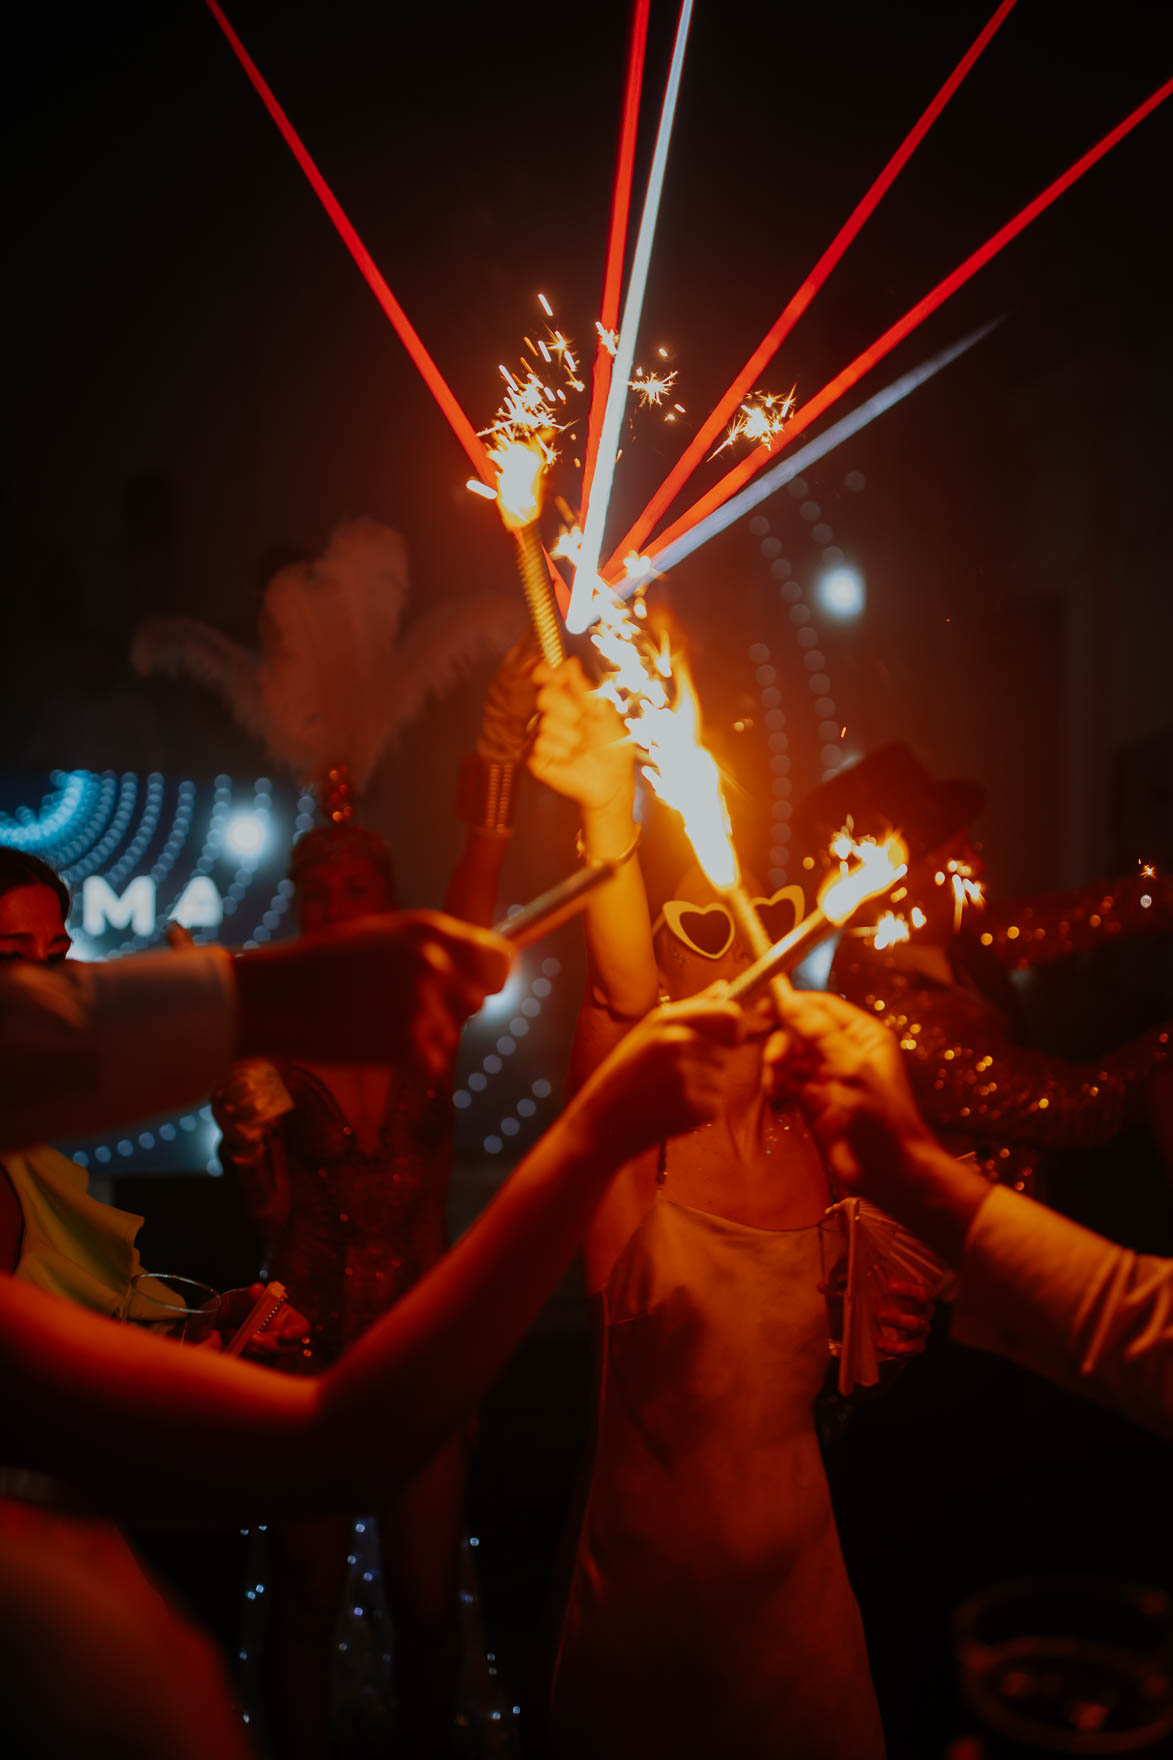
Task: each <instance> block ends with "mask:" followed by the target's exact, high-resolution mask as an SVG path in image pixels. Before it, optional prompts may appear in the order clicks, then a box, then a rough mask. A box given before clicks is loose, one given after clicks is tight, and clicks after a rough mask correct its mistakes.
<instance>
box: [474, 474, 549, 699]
mask: <svg viewBox="0 0 1173 1760" xmlns="http://www.w3.org/2000/svg"><path fill="white" fill-rule="evenodd" d="M489 456H490V458H491V459H492V461H493V463H494V464H495V466H496V467H497V505H498V507H499V508H500V510H501V518H502V520H503V521H504V522H505V528H506V530H507V531H510V532H512V533H513V540H514V543H515V544H516V545H517V566H518V570H519V572H520V574H521V586H522V591H523V592H524V593H525V598H526V603H527V605H528V606H529V613H530V617H531V618H532V619H533V626H534V631H535V634H536V635H537V638H538V646H539V647H540V648H541V650H542V659H543V660H544V661H545V662H546V665H547V666H560V665H561V664H562V661H563V660H564V659H565V658H566V651H565V649H564V648H563V646H562V631H561V627H560V625H559V620H558V610H557V607H556V605H555V603H554V592H553V587H552V585H551V581H550V570H549V567H548V565H547V562H546V556H545V552H544V550H543V549H542V540H541V538H540V536H539V535H538V514H539V513H540V512H541V509H542V501H541V482H542V473H543V471H544V470H545V468H546V459H545V456H544V454H543V452H542V450H541V448H540V447H539V446H538V445H536V444H534V443H533V442H530V441H524V440H507V441H504V442H503V443H502V445H501V446H499V447H498V448H497V450H496V451H494V452H492V453H490V455H489Z"/></svg>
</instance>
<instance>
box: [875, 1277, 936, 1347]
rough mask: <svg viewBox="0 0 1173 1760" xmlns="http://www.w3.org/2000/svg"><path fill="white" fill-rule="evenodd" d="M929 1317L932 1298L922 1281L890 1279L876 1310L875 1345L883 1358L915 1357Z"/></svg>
mask: <svg viewBox="0 0 1173 1760" xmlns="http://www.w3.org/2000/svg"><path fill="white" fill-rule="evenodd" d="M932 1318H933V1302H932V1297H931V1296H930V1295H929V1293H928V1291H927V1290H926V1289H925V1287H924V1285H923V1284H921V1283H912V1282H910V1281H908V1280H906V1279H903V1278H897V1277H893V1278H891V1279H890V1280H889V1282H888V1285H887V1287H886V1289H885V1290H884V1299H883V1301H882V1302H881V1303H880V1305H879V1307H878V1308H877V1309H876V1327H877V1335H876V1344H877V1347H878V1348H879V1350H880V1351H881V1352H882V1354H883V1355H884V1356H886V1357H915V1356H919V1355H920V1353H921V1352H922V1351H923V1350H924V1348H925V1344H926V1342H927V1340H928V1334H929V1327H930V1325H931V1324H932Z"/></svg>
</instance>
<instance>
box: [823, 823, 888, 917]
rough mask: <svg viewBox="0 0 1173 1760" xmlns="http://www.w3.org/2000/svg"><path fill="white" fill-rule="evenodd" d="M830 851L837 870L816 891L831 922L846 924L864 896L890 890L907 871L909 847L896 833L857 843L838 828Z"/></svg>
mask: <svg viewBox="0 0 1173 1760" xmlns="http://www.w3.org/2000/svg"><path fill="white" fill-rule="evenodd" d="M831 854H832V855H833V856H836V857H838V860H839V873H838V874H837V875H836V876H835V877H833V878H832V879H831V880H829V881H828V882H827V884H826V885H825V886H824V887H823V890H822V892H821V893H820V894H819V909H820V910H821V911H822V913H823V915H824V916H825V917H826V918H827V921H828V922H830V923H835V924H843V923H845V922H846V921H847V919H848V917H850V916H851V915H852V914H853V912H855V911H857V910H858V909H859V907H860V905H861V904H863V903H864V902H865V901H866V900H867V899H869V898H875V897H878V896H879V895H880V894H881V893H884V892H887V891H889V889H890V888H891V886H892V882H893V881H894V880H899V879H900V877H901V876H902V875H904V874H907V872H908V848H907V845H906V844H905V842H904V840H903V838H901V837H899V836H897V835H896V833H895V832H893V834H892V835H891V836H890V837H886V838H884V840H883V842H882V843H877V842H876V840H875V838H873V837H863V838H860V840H859V841H858V842H857V841H856V840H855V838H854V837H853V836H852V835H851V832H850V831H841V832H840V833H839V835H838V836H837V837H835V838H833V839H832V842H831ZM852 861H854V862H855V866H854V867H852V866H851V865H850V864H851V862H852ZM896 939H898V940H903V939H904V937H903V936H897V937H896Z"/></svg>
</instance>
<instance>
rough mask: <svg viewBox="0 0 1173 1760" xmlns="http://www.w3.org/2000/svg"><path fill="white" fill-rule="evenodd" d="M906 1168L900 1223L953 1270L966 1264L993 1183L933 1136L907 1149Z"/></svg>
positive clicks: (907, 1146)
mask: <svg viewBox="0 0 1173 1760" xmlns="http://www.w3.org/2000/svg"><path fill="white" fill-rule="evenodd" d="M902 1162H903V1166H902V1172H903V1179H902V1184H901V1190H900V1194H899V1204H900V1208H899V1211H898V1212H896V1213H897V1214H898V1215H899V1219H900V1220H901V1221H904V1222H907V1224H908V1226H909V1227H910V1228H911V1229H912V1230H913V1232H914V1234H916V1235H917V1236H919V1238H920V1239H921V1240H923V1241H925V1242H927V1244H928V1245H929V1246H931V1247H933V1248H934V1249H935V1251H936V1252H938V1253H939V1254H940V1255H941V1257H942V1258H943V1259H945V1260H947V1261H948V1263H949V1264H950V1265H953V1266H956V1265H958V1264H960V1262H961V1254H962V1251H963V1249H964V1247H965V1241H966V1237H967V1235H968V1234H969V1231H970V1228H971V1227H972V1225H973V1221H974V1218H975V1217H976V1215H977V1213H978V1211H979V1210H980V1209H981V1207H982V1205H983V1204H984V1203H985V1201H986V1199H987V1198H988V1197H989V1195H990V1191H991V1186H990V1183H989V1181H988V1180H987V1179H986V1178H985V1176H984V1174H982V1173H979V1172H978V1170H977V1168H976V1167H973V1166H972V1165H968V1164H966V1163H964V1162H960V1161H957V1160H955V1159H954V1157H953V1156H952V1155H950V1154H949V1153H948V1151H947V1150H945V1149H943V1148H942V1147H941V1145H940V1144H939V1143H938V1142H936V1141H935V1140H934V1139H933V1138H932V1137H930V1136H928V1135H927V1134H926V1135H925V1136H923V1137H917V1138H916V1139H915V1140H913V1141H911V1142H909V1143H907V1144H906V1145H905V1146H904V1149H903V1156H902Z"/></svg>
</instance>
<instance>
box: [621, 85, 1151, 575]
mask: <svg viewBox="0 0 1173 1760" xmlns="http://www.w3.org/2000/svg"><path fill="white" fill-rule="evenodd" d="M1170 94H1173V79H1169V80H1166V82H1165V84H1164V85H1163V86H1161V87H1160V88H1159V89H1158V90H1157V91H1155V92H1154V93H1153V94H1152V96H1151V97H1149V98H1146V99H1145V101H1144V103H1143V104H1138V105H1137V107H1136V109H1135V110H1133V111H1131V112H1130V114H1129V115H1128V116H1126V117H1125V118H1124V120H1123V122H1119V123H1117V125H1116V127H1115V128H1114V129H1112V130H1111V131H1110V132H1109V133H1108V134H1106V135H1105V136H1104V138H1103V139H1102V140H1100V141H1097V143H1096V145H1095V146H1094V147H1090V148H1089V149H1088V151H1087V152H1086V153H1084V155H1083V156H1082V158H1080V159H1077V160H1076V162H1075V164H1074V165H1072V166H1070V167H1069V168H1068V169H1067V170H1066V171H1065V172H1064V173H1063V174H1062V176H1060V177H1057V178H1056V179H1055V180H1054V182H1053V183H1049V184H1048V185H1047V187H1046V189H1045V190H1043V191H1042V193H1041V194H1040V195H1037V196H1036V197H1035V198H1034V200H1033V201H1032V202H1028V203H1027V205H1026V207H1025V208H1023V209H1021V210H1020V212H1019V213H1017V214H1016V215H1015V216H1014V218H1013V219H1012V220H1008V221H1007V222H1006V224H1005V225H1004V226H1001V227H999V229H998V231H997V232H995V233H993V234H992V235H991V236H990V237H989V238H988V239H987V240H986V242H985V243H984V244H982V245H979V246H978V248H977V250H975V251H973V252H971V254H970V255H969V256H968V257H966V259H965V261H964V262H963V263H960V264H959V265H958V267H957V268H956V269H954V270H953V271H952V273H951V274H949V275H946V277H945V279H944V280H943V281H939V282H938V283H937V285H936V287H934V288H933V289H932V290H931V292H929V293H927V294H925V296H924V298H923V299H921V300H918V301H917V303H916V305H914V306H912V307H911V308H910V309H909V310H908V311H907V312H905V314H904V316H903V317H902V318H898V319H897V320H896V322H895V323H894V324H892V325H890V326H889V328H888V329H887V330H885V331H884V334H883V335H882V336H880V337H878V338H877V339H876V341H875V342H873V343H872V345H871V347H870V348H865V349H864V351H863V353H862V354H859V355H857V356H856V358H855V359H854V360H853V361H852V362H851V363H850V365H849V366H846V367H844V369H843V371H842V372H841V373H839V374H837V375H836V377H835V378H834V379H831V380H830V381H829V382H828V383H827V384H826V385H824V386H823V388H822V390H821V391H818V392H816V394H815V395H814V397H812V398H809V399H808V401H807V402H806V403H804V404H803V405H802V407H801V408H800V409H798V410H796V411H795V413H794V415H793V416H791V418H790V420H789V422H788V423H787V424H786V429H785V432H784V433H783V434H782V435H781V436H780V437H779V438H778V439H776V440H773V441H767V442H764V443H763V444H762V445H761V446H757V447H755V448H754V450H753V452H751V453H749V454H748V455H747V456H746V457H745V458H743V459H741V460H740V461H739V462H738V463H737V464H736V465H734V466H733V468H732V469H731V470H729V471H727V472H726V473H725V475H724V476H723V477H722V478H721V480H720V482H719V483H716V484H714V486H713V488H711V489H710V490H709V491H708V492H707V493H706V494H704V495H702V496H701V497H700V499H699V500H697V501H695V502H694V503H693V504H692V506H691V507H690V508H688V509H687V511H686V512H685V513H683V514H681V516H680V518H679V519H678V520H676V521H675V522H674V523H673V524H672V525H671V526H669V527H668V529H667V531H666V532H663V533H662V534H661V536H660V537H659V538H657V540H656V542H655V543H654V544H652V545H650V546H649V548H648V550H647V551H646V555H647V556H648V557H650V558H658V557H659V556H660V555H661V554H662V553H663V551H665V550H666V549H667V548H668V546H669V545H670V544H673V543H675V541H676V540H677V539H678V538H680V537H682V536H683V535H684V534H685V533H686V532H689V531H691V530H692V528H693V527H694V526H695V525H698V524H699V523H700V521H701V520H702V519H703V518H704V517H705V516H706V514H708V513H711V512H712V511H714V510H715V509H716V508H718V507H720V506H721V505H722V503H723V502H725V501H727V500H728V498H729V497H730V495H732V494H733V493H734V492H735V491H736V490H737V489H740V488H741V486H742V484H743V483H746V482H748V481H749V479H750V478H751V477H752V476H754V475H756V473H757V472H758V471H759V470H761V468H762V466H763V465H765V464H767V463H768V462H769V460H770V458H771V457H772V456H773V454H774V453H775V452H776V451H777V450H778V449H779V448H780V447H781V446H785V445H788V444H789V443H790V441H791V440H793V439H795V438H797V436H798V435H799V434H801V433H802V431H803V429H804V428H808V427H809V426H810V424H811V423H812V422H814V421H817V420H818V418H819V417H820V416H821V415H823V414H825V412H826V411H827V410H828V409H830V408H831V405H832V404H834V403H836V402H837V401H838V399H839V398H840V397H842V395H843V393H844V392H845V391H848V390H850V388H851V387H852V386H853V385H854V384H856V383H857V381H858V380H860V379H862V378H863V377H864V375H865V373H869V372H870V371H871V369H872V368H873V367H874V366H876V365H877V363H878V362H879V361H881V360H883V358H884V356H885V355H886V354H889V353H890V352H891V350H892V349H894V348H895V347H896V345H897V343H899V342H903V340H904V338H905V337H906V336H909V335H911V333H912V332H913V331H914V330H915V329H916V328H917V326H918V325H919V324H922V323H923V322H924V320H925V319H926V318H928V317H930V316H931V315H932V313H933V312H935V311H936V310H937V308H938V306H941V305H943V304H944V303H945V301H946V300H947V299H949V298H950V296H951V295H952V294H954V293H956V292H957V289H958V288H959V287H963V286H964V285H965V283H966V282H967V281H968V280H969V279H970V278H971V276H973V275H976V274H977V271H978V270H979V269H981V268H984V266H985V265H986V264H987V263H988V262H989V261H990V260H991V259H992V258H993V257H996V256H997V254H998V252H999V251H1000V250H1002V249H1003V248H1004V247H1005V246H1006V245H1008V244H1009V243H1010V242H1011V240H1012V239H1015V238H1017V237H1018V234H1019V233H1020V232H1023V231H1025V229H1026V227H1028V226H1029V225H1030V223H1031V222H1032V220H1036V219H1037V218H1038V216H1039V215H1040V214H1041V213H1043V211H1044V210H1045V209H1046V208H1049V207H1050V205H1051V203H1052V202H1054V201H1056V200H1058V198H1059V197H1060V196H1061V195H1062V194H1063V193H1064V192H1065V191H1066V190H1068V189H1070V187H1071V185H1072V184H1073V183H1076V182H1078V180H1079V179H1080V178H1081V177H1082V176H1083V175H1084V173H1085V172H1086V171H1090V170H1091V168H1092V166H1093V165H1095V164H1097V163H1098V161H1099V160H1100V159H1102V158H1103V157H1104V155H1105V154H1106V153H1108V152H1110V151H1111V149H1112V148H1113V147H1114V146H1116V145H1117V143H1118V142H1120V141H1122V140H1123V139H1124V137H1125V135H1127V134H1129V133H1131V131H1132V130H1133V129H1134V128H1136V127H1137V126H1138V125H1139V124H1140V123H1141V122H1143V121H1144V120H1145V118H1146V116H1149V115H1150V114H1151V113H1152V111H1154V110H1155V109H1157V107H1158V106H1159V105H1160V104H1163V103H1164V102H1165V99H1166V98H1168V97H1169V96H1170ZM621 548H622V546H621ZM611 567H612V565H611V563H608V565H607V572H608V574H610V572H611Z"/></svg>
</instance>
